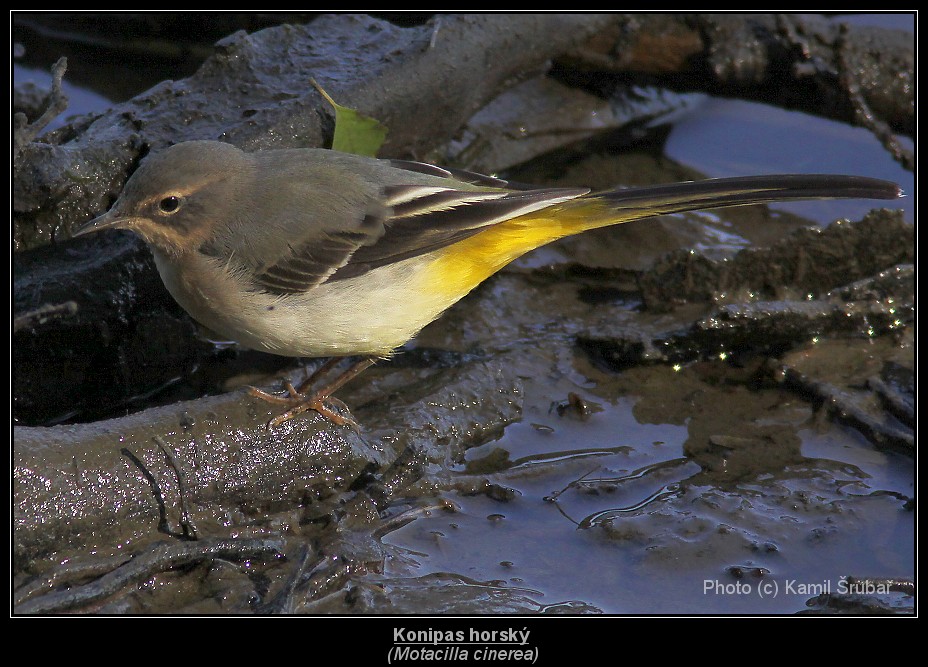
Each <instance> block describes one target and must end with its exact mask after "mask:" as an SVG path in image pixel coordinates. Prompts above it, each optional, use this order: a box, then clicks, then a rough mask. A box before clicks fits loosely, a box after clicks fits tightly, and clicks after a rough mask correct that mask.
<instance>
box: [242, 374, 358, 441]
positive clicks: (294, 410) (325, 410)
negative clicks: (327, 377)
mask: <svg viewBox="0 0 928 667" xmlns="http://www.w3.org/2000/svg"><path fill="white" fill-rule="evenodd" d="M339 361H341V359H339V358H338V357H333V358H332V359H330V360H328V361H327V362H325V363H324V364H323V365H322V366H320V367H319V368H318V369H317V370H316V371H315V372H314V373H313V374H312V375H310V376H309V377H308V378H307V379H306V380H304V381H303V382H301V383H300V386H299V387H297V388H294V386H293V385H292V384H291V383H290V382H286V383H285V386H286V388H287V394H288V395H287V396H275V395H274V394H269V393H267V392H264V391H261V390H260V389H256V388H255V387H249V388H248V391H249V393H250V394H251V395H252V396H255V397H257V398H261V399H263V400H265V401H268V402H271V403H278V404H283V405H288V406H290V409H289V410H287V411H286V412H284V413H283V414H280V415H278V416H276V417H274V418H273V419H272V420H271V421H270V422H268V428H274V427H275V426H279V425H281V424H283V423H284V422H285V421H287V420H289V419H293V418H294V417H296V416H297V415H299V414H302V413H304V412H306V411H307V410H315V411H316V412H318V413H319V414H321V415H322V416H323V417H326V418H327V419H329V420H330V421H332V422H334V423H336V424H338V425H340V426H350V427H351V428H352V429H354V430H355V431H358V430H360V429H359V427H358V425H357V423H355V422H354V421H353V420H352V419H350V418H348V417H343V416H342V415H340V414H338V413H337V412H335V411H334V410H332V408H330V407H329V406H328V405H327V403H336V404H337V405H339V407H343V408H344V407H345V404H344V403H342V402H341V401H339V400H338V399H337V398H334V397H333V396H332V394H333V393H335V392H336V391H337V390H338V389H340V388H341V387H342V386H343V385H344V384H346V383H347V382H349V381H350V380H352V379H354V378H355V377H357V375H358V374H359V373H361V372H362V371H364V370H365V369H367V368H369V367H371V366H372V365H373V364H374V362H375V361H376V359H375V358H373V357H365V358H364V359H361V360H359V361H357V362H355V363H354V364H352V365H351V366H350V367H349V368H348V369H346V370H345V371H344V372H343V373H342V374H341V375H339V376H338V377H336V378H335V379H334V380H332V381H331V382H329V383H328V384H326V385H324V386H323V387H321V388H320V389H318V390H316V391H315V392H313V393H312V394H308V391H309V389H310V387H311V386H312V385H313V383H314V382H315V381H316V380H317V379H318V378H319V377H321V376H323V375H324V374H325V373H327V372H328V371H330V370H331V369H332V368H334V367H335V365H336V364H337V363H338V362H339Z"/></svg>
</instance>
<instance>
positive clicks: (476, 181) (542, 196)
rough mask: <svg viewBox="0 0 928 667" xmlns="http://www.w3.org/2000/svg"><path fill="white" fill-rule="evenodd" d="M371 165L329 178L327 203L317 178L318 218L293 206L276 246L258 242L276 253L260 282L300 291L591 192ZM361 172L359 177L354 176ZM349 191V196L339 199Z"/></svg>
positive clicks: (260, 272) (427, 168)
mask: <svg viewBox="0 0 928 667" xmlns="http://www.w3.org/2000/svg"><path fill="white" fill-rule="evenodd" d="M342 157H344V156H342ZM340 159H341V158H340ZM372 164H374V161H365V162H357V163H355V168H353V169H345V170H339V171H340V173H341V174H342V175H343V176H344V177H345V179H344V182H333V183H329V184H328V186H329V187H331V188H333V189H334V191H337V192H338V193H340V194H339V195H338V196H334V197H332V198H331V202H330V201H329V199H330V198H327V197H325V196H324V194H325V193H322V192H321V190H323V189H324V188H325V187H326V185H327V184H326V183H324V182H320V181H319V180H318V179H316V180H315V181H314V186H315V188H316V190H315V191H314V193H313V196H314V200H313V201H314V205H315V210H314V214H315V215H316V216H317V217H316V218H315V219H309V218H307V217H302V216H300V215H299V214H297V215H294V214H293V212H292V211H291V212H289V213H287V214H286V215H283V216H282V218H283V220H284V223H283V224H284V227H283V228H282V229H281V230H280V234H282V235H283V237H285V238H286V239H287V240H286V242H282V241H280V240H278V241H276V242H275V246H274V250H275V252H273V253H268V252H267V250H268V249H267V247H264V248H263V249H262V250H263V251H262V253H260V256H263V257H265V258H266V257H268V256H269V255H270V256H272V257H273V259H272V260H271V261H265V262H264V263H262V264H260V265H253V266H254V269H255V270H254V271H253V275H254V277H255V282H256V284H257V286H259V287H260V288H261V289H264V290H267V291H269V292H272V293H279V294H288V293H294V292H304V291H307V290H309V289H312V288H313V287H315V286H317V285H320V284H322V283H324V282H327V281H335V280H343V279H346V278H352V277H356V276H359V275H362V274H364V273H366V272H368V271H370V270H372V269H375V268H377V267H379V266H384V265H386V264H390V263H393V262H398V261H402V260H404V259H408V258H411V257H415V256H418V255H421V254H424V253H428V252H431V251H434V250H437V249H439V248H442V247H445V246H448V245H450V244H452V243H456V242H457V241H460V240H463V239H465V238H467V237H469V236H471V235H473V234H476V233H477V232H479V231H480V230H481V229H483V228H485V227H487V226H489V225H493V224H496V223H499V222H503V221H505V220H509V219H511V218H514V217H517V216H519V215H524V214H527V213H531V212H533V211H538V210H540V209H543V208H546V207H548V206H552V205H554V204H557V203H560V202H564V201H567V200H569V199H574V198H576V197H579V196H581V195H583V194H586V193H587V192H589V190H587V189H571V188H550V189H524V190H514V189H512V188H510V187H507V186H508V184H507V182H506V181H502V180H500V179H496V178H493V177H489V176H482V175H480V174H474V173H471V172H465V171H451V170H445V169H442V168H440V167H434V166H432V165H426V164H422V163H416V162H406V161H389V162H388V161H377V162H376V166H371V165H372ZM350 165H351V163H349V166H350ZM368 167H370V168H369V169H368ZM328 171H330V172H331V171H332V170H331V169H330V170H328ZM359 173H361V174H362V177H361V179H360V181H358V182H351V179H357V178H358V174H359ZM517 187H521V186H517ZM346 192H350V193H351V194H350V195H347V196H349V197H354V199H348V200H346V199H344V196H345V194H344V193H346ZM292 198H293V197H291V199H292ZM319 209H322V210H319ZM327 211H328V213H327ZM336 211H337V212H338V213H334V212H336ZM346 214H348V215H349V216H350V217H351V219H346ZM268 224H281V223H280V221H279V220H275V221H268ZM278 238H279V237H278Z"/></svg>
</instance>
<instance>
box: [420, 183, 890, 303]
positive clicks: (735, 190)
mask: <svg viewBox="0 0 928 667" xmlns="http://www.w3.org/2000/svg"><path fill="white" fill-rule="evenodd" d="M900 196H902V191H901V190H900V188H899V186H898V185H896V184H895V183H891V182H889V181H883V180H878V179H875V178H868V177H865V176H842V175H831V174H821V175H799V174H787V175H769V176H744V177H741V176H737V177H732V178H716V179H708V180H704V181H688V182H683V183H671V184H668V185H654V186H647V187H635V188H622V189H616V190H610V191H607V192H601V193H593V194H588V195H584V196H581V197H577V198H575V199H571V200H568V201H565V202H562V203H559V204H555V205H553V206H550V207H548V208H545V209H542V210H540V211H535V212H532V213H529V214H526V215H523V216H520V217H517V218H512V219H510V220H507V221H505V222H502V223H499V224H496V225H493V226H490V227H487V228H486V229H485V230H484V231H481V232H480V233H479V234H475V235H474V236H471V237H470V238H468V239H465V240H464V241H461V242H459V243H455V244H453V245H452V246H450V247H448V248H447V249H445V251H444V252H443V253H441V254H442V256H441V257H440V258H438V261H437V262H436V265H435V268H436V270H437V271H439V272H440V273H441V275H442V276H443V277H444V280H445V282H446V285H447V286H448V287H447V289H448V291H449V293H452V292H460V291H462V288H464V287H465V286H466V285H470V286H471V287H473V286H476V285H477V284H479V283H480V282H481V281H482V280H484V279H486V278H487V277H488V276H490V275H492V274H493V273H494V272H496V271H498V270H499V269H500V268H502V267H503V266H505V265H506V264H508V263H509V262H511V261H513V260H515V259H517V258H518V257H520V256H522V255H524V254H525V253H527V252H529V251H531V250H534V249H535V248H537V247H539V246H542V245H544V244H546V243H550V242H551V241H554V240H557V239H559V238H562V237H565V236H570V235H572V234H577V233H579V232H583V231H587V230H590V229H596V228H599V227H607V226H609V225H617V224H621V223H625V222H631V221H633V220H640V219H642V218H650V217H653V216H657V215H664V214H667V213H681V212H684V211H695V210H702V209H711V208H721V207H728V206H743V205H747V204H759V203H765V202H773V201H789V200H802V199H839V198H841V199H896V198H898V197H900ZM468 289H469V288H468ZM468 289H464V290H463V291H464V292H466V291H468Z"/></svg>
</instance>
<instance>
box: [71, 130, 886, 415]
mask: <svg viewBox="0 0 928 667" xmlns="http://www.w3.org/2000/svg"><path fill="white" fill-rule="evenodd" d="M900 196H902V192H901V190H900V188H899V186H898V185H896V184H895V183H892V182H889V181H884V180H879V179H874V178H869V177H864V176H852V175H834V174H783V175H760V176H736V177H727V178H715V179H705V180H699V181H685V182H679V183H670V184H664V185H653V186H645V187H633V188H616V189H613V190H608V191H605V192H591V191H590V189H589V188H573V187H533V186H529V185H524V184H519V183H513V182H510V181H506V180H503V179H500V178H496V177H494V176H487V175H482V174H477V173H474V172H470V171H465V170H461V169H455V168H445V167H439V166H436V165H431V164H426V163H423V162H415V161H410V160H399V159H381V158H374V157H367V156H361V155H353V154H348V153H342V152H338V151H334V150H331V149H325V148H287V149H271V150H256V151H253V152H245V151H243V150H241V149H239V148H238V147H236V146H233V145H232V144H229V143H225V142H220V141H210V140H197V141H185V142H181V143H177V144H174V145H172V146H170V147H168V148H166V149H163V150H160V151H155V152H152V153H151V154H149V155H148V156H147V157H146V158H145V159H144V160H142V162H141V163H140V166H139V167H138V168H137V169H136V171H135V172H134V173H133V174H132V176H131V177H130V178H129V179H128V181H127V182H126V184H125V186H124V188H123V190H122V192H121V194H120V195H119V196H118V198H117V199H116V201H115V203H114V204H113V205H112V207H111V208H110V209H109V210H108V211H107V212H106V213H104V214H103V215H101V216H99V217H96V218H94V219H93V220H90V221H89V222H87V223H86V224H84V225H82V226H80V227H79V228H78V229H77V230H76V231H75V232H74V234H73V236H82V235H85V234H89V233H93V232H99V231H102V230H108V229H123V230H129V231H132V232H134V233H135V234H137V235H139V236H140V237H141V238H142V239H143V240H144V241H145V242H146V243H147V245H148V246H149V248H150V249H151V252H152V254H153V256H154V261H155V265H156V266H157V269H158V272H159V273H160V275H161V278H162V280H163V282H164V284H165V286H166V288H167V290H168V291H169V292H170V294H171V295H172V296H173V297H174V299H175V300H176V301H177V302H178V303H179V304H180V305H181V306H182V307H183V308H184V309H185V310H186V311H187V312H188V313H189V314H190V315H191V316H192V317H193V319H194V320H196V321H198V322H199V323H200V324H201V325H203V326H205V327H206V328H208V329H210V330H212V331H214V332H216V333H218V334H219V335H221V336H223V337H225V338H227V339H229V340H232V341H235V342H237V343H239V344H241V345H243V346H245V347H248V348H252V349H255V350H261V351H264V352H269V353H272V354H276V355H282V356H287V357H328V358H329V361H327V362H326V363H324V364H323V365H322V366H321V367H320V368H319V369H318V370H317V371H316V372H314V373H313V374H312V375H311V376H309V377H308V378H307V379H306V380H305V381H304V382H302V383H300V385H299V386H298V387H294V386H293V384H291V383H289V382H286V383H285V391H284V393H283V394H282V395H278V394H273V393H269V392H264V391H262V390H260V389H257V388H254V387H250V388H249V391H250V392H251V393H252V395H254V396H257V397H259V398H262V399H264V400H266V401H269V402H272V403H277V404H280V405H283V406H285V407H286V410H285V411H284V412H283V413H281V414H279V415H278V416H276V417H274V418H273V419H271V420H270V422H268V427H269V428H272V427H275V426H279V425H280V424H282V423H284V422H285V421H287V420H289V419H292V418H293V417H295V416H297V415H299V414H302V413H303V412H306V411H308V410H315V411H316V412H318V413H320V414H322V415H323V416H325V417H328V418H329V419H330V420H331V421H333V422H335V423H336V424H340V425H348V426H350V427H352V428H355V429H357V428H358V425H357V424H356V423H355V422H354V421H353V420H352V419H351V418H349V417H346V416H344V415H343V414H341V413H340V412H339V411H337V410H336V409H335V408H336V407H337V408H339V409H340V410H341V411H342V412H344V411H346V410H344V408H345V406H344V404H343V403H341V401H338V400H337V399H336V398H335V397H334V396H333V394H334V393H335V391H336V390H338V389H339V388H340V387H341V386H343V385H344V384H345V383H347V382H348V381H349V380H351V379H352V378H354V377H356V376H357V375H358V374H359V373H361V372H362V371H363V370H365V369H366V368H368V367H369V366H371V365H372V364H374V363H375V362H376V361H377V360H380V359H384V358H389V356H390V355H391V354H392V353H393V352H394V351H395V350H396V349H397V348H399V347H401V346H402V345H404V344H405V343H407V342H408V341H409V340H410V339H412V338H414V337H415V336H416V335H417V334H418V332H419V331H420V330H421V329H422V328H423V327H424V326H425V325H427V324H429V323H430V322H432V321H433V320H435V319H437V318H438V317H439V316H441V314H442V313H443V312H444V311H445V310H447V309H448V308H449V307H450V306H451V305H452V304H454V303H456V302H457V301H458V300H460V299H461V298H463V297H464V296H466V295H467V294H468V293H469V292H470V291H471V290H473V289H474V288H475V287H476V286H477V285H479V284H480V283H482V282H483V281H484V280H486V279H487V278H489V277H490V276H491V275H493V274H494V273H496V272H497V271H499V270H500V269H501V268H503V267H504V266H506V265H507V264H509V263H510V262H512V261H513V260H515V259H517V258H518V257H520V256H522V255H524V254H525V253H527V252H529V251H531V250H534V249H535V248H537V247H539V246H542V245H544V244H547V243H550V242H552V241H555V240H557V239H559V238H562V237H565V236H570V235H573V234H577V233H580V232H584V231H587V230H591V229H596V228H600V227H605V226H609V225H616V224H620V223H625V222H630V221H633V220H639V219H643V218H649V217H653V216H657V215H662V214H668V213H679V212H683V211H691V210H702V209H710V208H719V207H727V206H740V205H747V204H757V203H764V202H772V201H781V200H797V199H824V198H855V199H895V198H897V197H900ZM346 357H352V358H354V357H359V359H358V361H356V362H355V363H353V364H351V365H350V367H349V368H347V369H346V370H345V371H344V372H342V373H341V374H340V375H338V376H337V377H335V379H334V380H332V381H330V382H328V383H325V384H323V386H321V387H320V388H317V389H315V390H314V389H313V387H314V386H315V385H316V384H317V383H318V382H319V381H320V379H321V378H322V377H324V376H325V375H326V374H328V373H330V372H331V371H332V369H333V368H335V367H336V366H337V364H338V363H339V362H340V361H341V360H342V359H343V358H346ZM333 406H334V407H333Z"/></svg>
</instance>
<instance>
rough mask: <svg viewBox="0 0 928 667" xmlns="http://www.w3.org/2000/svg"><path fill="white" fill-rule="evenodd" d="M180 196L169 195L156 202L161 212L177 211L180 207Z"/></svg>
mask: <svg viewBox="0 0 928 667" xmlns="http://www.w3.org/2000/svg"><path fill="white" fill-rule="evenodd" d="M180 203H181V198H180V197H176V196H174V195H171V196H170V197H165V198H164V199H162V200H161V201H160V202H158V208H159V209H161V212H162V213H177V211H178V210H179V209H180Z"/></svg>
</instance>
